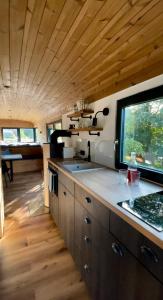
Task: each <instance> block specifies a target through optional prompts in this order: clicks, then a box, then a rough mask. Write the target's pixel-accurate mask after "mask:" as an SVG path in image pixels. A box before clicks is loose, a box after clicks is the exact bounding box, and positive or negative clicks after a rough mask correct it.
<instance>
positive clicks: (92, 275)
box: [75, 187, 163, 300]
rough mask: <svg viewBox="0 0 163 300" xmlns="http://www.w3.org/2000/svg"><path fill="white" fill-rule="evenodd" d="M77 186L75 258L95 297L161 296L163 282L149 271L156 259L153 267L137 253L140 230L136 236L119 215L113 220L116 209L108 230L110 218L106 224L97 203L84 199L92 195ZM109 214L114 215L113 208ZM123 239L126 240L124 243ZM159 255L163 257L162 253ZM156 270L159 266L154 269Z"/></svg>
mask: <svg viewBox="0 0 163 300" xmlns="http://www.w3.org/2000/svg"><path fill="white" fill-rule="evenodd" d="M80 189H81V188H80ZM76 190H77V191H78V192H77V193H76V194H75V195H77V199H75V261H76V264H77V266H78V268H79V269H80V271H81V274H82V277H83V279H84V280H85V282H86V284H87V286H88V288H89V291H90V293H91V296H92V299H93V300H107V299H108V300H109V299H111V300H137V299H139V300H144V299H145V300H153V299H155V300H161V299H162V297H163V285H162V284H161V283H160V281H159V280H157V278H155V277H154V276H153V275H152V274H151V272H149V270H150V271H151V267H152V264H153V261H151V265H150V267H149V266H147V267H148V268H146V267H145V266H144V265H143V263H142V262H140V261H139V260H138V259H137V258H136V257H135V253H136V251H137V250H136V247H137V245H138V244H139V243H140V242H141V241H142V240H141V239H140V240H139V234H138V233H137V232H136V233H137V235H135V236H134V235H133V236H132V235H131V232H130V231H127V227H125V231H124V228H123V226H122V225H123V224H121V223H120V226H119V227H118V225H117V220H116V215H115V216H114V220H113V216H112V212H111V218H110V230H106V226H103V225H105V224H107V222H106V221H105V223H104V224H103V222H101V218H100V217H99V216H98V215H96V213H95V212H96V209H95V208H96V205H95V206H92V207H91V205H90V206H89V205H88V206H87V203H86V201H84V199H85V197H87V196H88V195H86V194H85V192H84V191H82V193H81V195H80V193H79V188H77V189H76V187H75V191H76ZM83 195H84V196H83ZM82 199H83V201H82ZM93 201H96V199H93ZM91 203H92V199H91ZM93 203H94V202H93ZM87 208H88V209H87ZM102 209H103V208H102ZM100 211H101V209H100ZM100 216H101V213H100ZM108 216H110V214H109V210H108ZM118 218H119V217H118ZM119 219H120V218H119ZM120 220H121V219H120ZM108 221H109V220H108ZM126 224H127V223H126V222H125V226H128V224H127V225H126ZM114 225H115V226H114ZM114 227H115V228H114ZM128 230H130V228H129V229H128ZM110 231H112V233H113V234H114V235H113V234H112V233H111V232H110ZM123 231H124V232H123ZM122 232H123V233H124V235H123V234H122ZM132 234H133V232H132ZM121 235H122V236H121ZM133 239H134V240H133ZM120 240H122V242H124V243H121V242H120ZM132 240H133V241H132ZM130 243H131V244H132V246H130V247H129V250H130V251H131V250H132V248H133V249H134V251H135V252H133V251H131V252H130V251H129V250H128V249H127V248H128V246H129V244H130ZM132 252H133V254H132ZM159 258H160V259H161V257H160V256H159ZM148 263H149V262H148ZM155 268H157V270H158V272H159V268H162V266H160V267H159V266H157V267H155ZM154 271H156V270H155V269H154Z"/></svg>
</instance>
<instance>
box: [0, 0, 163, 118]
mask: <svg viewBox="0 0 163 300" xmlns="http://www.w3.org/2000/svg"><path fill="white" fill-rule="evenodd" d="M162 24H163V1H162V0H102V1H100V0H11V1H9V0H5V1H4V0H0V41H1V43H0V105H1V109H0V119H4V118H6V119H18V120H28V121H32V122H36V121H38V120H40V119H46V118H47V117H51V116H52V118H53V119H54V118H55V116H56V117H58V115H60V114H61V113H63V112H66V110H68V109H69V108H70V106H71V105H72V104H73V103H74V102H76V101H77V100H79V99H81V98H82V99H83V98H84V99H86V100H87V101H90V102H91V101H95V100H97V99H100V98H102V97H104V96H107V95H110V94H112V93H114V92H116V91H119V90H121V89H124V88H127V87H129V86H131V85H134V84H137V83H139V82H142V81H144V80H146V79H149V78H151V77H153V76H156V75H160V74H162V73H163V26H162Z"/></svg>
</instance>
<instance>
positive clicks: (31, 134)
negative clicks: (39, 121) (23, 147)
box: [2, 128, 37, 143]
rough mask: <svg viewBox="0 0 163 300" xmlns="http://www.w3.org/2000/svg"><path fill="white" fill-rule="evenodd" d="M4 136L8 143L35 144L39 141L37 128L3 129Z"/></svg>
mask: <svg viewBox="0 0 163 300" xmlns="http://www.w3.org/2000/svg"><path fill="white" fill-rule="evenodd" d="M2 136H3V141H4V142H6V143H17V142H21V143H34V142H36V140H37V137H36V128H3V129H2Z"/></svg>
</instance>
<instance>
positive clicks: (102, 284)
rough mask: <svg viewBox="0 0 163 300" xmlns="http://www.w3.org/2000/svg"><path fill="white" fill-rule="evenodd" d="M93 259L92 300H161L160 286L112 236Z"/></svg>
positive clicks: (162, 287) (162, 292)
mask: <svg viewBox="0 0 163 300" xmlns="http://www.w3.org/2000/svg"><path fill="white" fill-rule="evenodd" d="M92 259H93V261H92V265H93V279H92V282H93V285H92V293H93V295H92V296H93V299H94V300H106V299H108V300H109V299H111V300H138V299H139V300H154V299H155V300H161V299H162V297H163V286H162V284H161V283H160V282H159V281H157V280H156V279H155V278H154V277H153V275H152V274H151V273H150V272H148V271H147V270H146V269H145V268H144V266H142V265H141V264H140V263H139V262H138V260H137V259H136V258H135V257H134V256H133V255H132V254H130V253H129V252H128V251H127V250H126V249H125V248H124V247H123V246H122V245H121V244H119V242H118V241H117V240H116V239H114V238H113V237H112V235H111V234H109V235H108V242H107V244H106V245H101V247H100V248H99V249H98V251H94V255H93V257H92Z"/></svg>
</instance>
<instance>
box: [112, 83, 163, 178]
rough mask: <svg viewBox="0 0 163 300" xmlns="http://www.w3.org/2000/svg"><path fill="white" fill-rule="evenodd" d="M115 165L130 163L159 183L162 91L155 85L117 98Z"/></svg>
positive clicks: (162, 143) (162, 141) (162, 159)
mask: <svg viewBox="0 0 163 300" xmlns="http://www.w3.org/2000/svg"><path fill="white" fill-rule="evenodd" d="M117 109H118V110H117V140H118V146H117V151H116V167H117V168H121V167H125V166H127V165H129V164H130V159H131V152H135V153H136V163H137V167H138V169H140V171H141V174H142V177H144V178H147V179H151V180H153V181H157V182H161V183H163V91H162V87H159V88H155V89H152V90H149V91H146V92H143V93H139V94H137V95H134V96H131V97H128V98H126V99H123V100H120V101H118V106H117Z"/></svg>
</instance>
